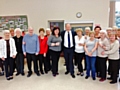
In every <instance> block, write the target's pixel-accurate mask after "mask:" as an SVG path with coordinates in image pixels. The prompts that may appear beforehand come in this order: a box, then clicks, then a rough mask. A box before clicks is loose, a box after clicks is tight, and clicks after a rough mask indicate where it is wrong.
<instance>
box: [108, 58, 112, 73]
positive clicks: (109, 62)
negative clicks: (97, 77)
mask: <svg viewBox="0 0 120 90" xmlns="http://www.w3.org/2000/svg"><path fill="white" fill-rule="evenodd" d="M108 74H109V75H111V60H108Z"/></svg>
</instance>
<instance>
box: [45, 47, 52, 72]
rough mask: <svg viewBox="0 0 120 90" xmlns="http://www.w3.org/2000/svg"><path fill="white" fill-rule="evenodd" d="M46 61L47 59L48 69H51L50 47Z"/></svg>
mask: <svg viewBox="0 0 120 90" xmlns="http://www.w3.org/2000/svg"><path fill="white" fill-rule="evenodd" d="M46 61H47V70H48V71H49V70H51V58H50V50H49V49H48V51H47V53H46Z"/></svg>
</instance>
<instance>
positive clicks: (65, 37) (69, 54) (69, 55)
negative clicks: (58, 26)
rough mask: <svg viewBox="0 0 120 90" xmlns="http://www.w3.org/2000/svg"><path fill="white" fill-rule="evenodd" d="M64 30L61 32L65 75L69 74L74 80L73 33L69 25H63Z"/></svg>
mask: <svg viewBox="0 0 120 90" xmlns="http://www.w3.org/2000/svg"><path fill="white" fill-rule="evenodd" d="M65 28H66V30H64V31H62V32H61V37H62V49H63V53H64V58H65V62H66V72H65V75H67V74H69V72H70V74H71V76H72V78H75V75H74V65H73V56H74V46H75V40H74V36H75V32H74V31H72V30H71V25H70V24H68V23H67V24H65Z"/></svg>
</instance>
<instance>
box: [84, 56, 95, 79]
mask: <svg viewBox="0 0 120 90" xmlns="http://www.w3.org/2000/svg"><path fill="white" fill-rule="evenodd" d="M95 62H96V57H93V56H92V57H89V56H87V55H86V63H87V71H86V74H87V76H88V77H89V76H90V70H91V72H92V78H95V77H96V76H95V72H96V69H95Z"/></svg>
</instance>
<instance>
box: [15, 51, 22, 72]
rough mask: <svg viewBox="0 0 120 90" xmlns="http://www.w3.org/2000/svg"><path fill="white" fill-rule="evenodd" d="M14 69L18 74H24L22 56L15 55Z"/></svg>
mask: <svg viewBox="0 0 120 90" xmlns="http://www.w3.org/2000/svg"><path fill="white" fill-rule="evenodd" d="M16 68H17V72H18V73H24V55H23V53H17V55H16Z"/></svg>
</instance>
